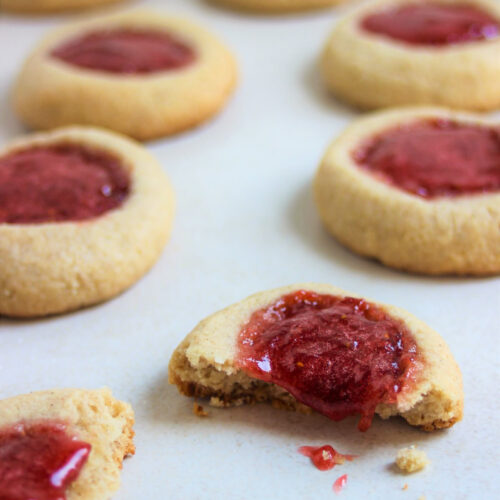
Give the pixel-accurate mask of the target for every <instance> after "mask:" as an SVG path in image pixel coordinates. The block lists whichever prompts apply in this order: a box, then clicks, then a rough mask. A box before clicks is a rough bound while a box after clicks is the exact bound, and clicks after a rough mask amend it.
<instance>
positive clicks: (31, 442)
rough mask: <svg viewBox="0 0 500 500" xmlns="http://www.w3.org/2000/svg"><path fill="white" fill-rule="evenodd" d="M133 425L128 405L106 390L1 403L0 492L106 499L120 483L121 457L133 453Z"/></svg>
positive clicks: (39, 395) (79, 499) (63, 392)
mask: <svg viewBox="0 0 500 500" xmlns="http://www.w3.org/2000/svg"><path fill="white" fill-rule="evenodd" d="M133 424H134V414H133V411H132V408H131V407H130V405H129V404H127V403H123V402H121V401H118V400H116V399H114V398H113V396H112V394H111V391H110V390H109V389H100V390H81V389H54V390H50V391H41V392H34V393H31V394H25V395H22V396H15V397H12V398H8V399H4V400H2V401H0V457H1V460H0V490H1V493H2V494H3V495H7V496H6V497H5V498H11V496H9V495H12V494H13V493H17V494H21V497H22V498H25V497H26V498H28V496H26V495H28V494H30V495H31V496H29V498H39V497H40V496H37V495H42V493H47V492H50V493H51V494H53V495H55V494H56V493H58V494H59V496H57V498H66V499H67V500H107V499H108V498H110V497H111V495H112V494H113V493H114V492H115V491H116V490H117V489H118V487H119V485H120V469H121V468H122V462H123V459H124V458H125V457H126V456H127V455H133V454H134V451H135V447H134V444H133V436H134V431H133V430H132V426H133ZM35 458H36V460H34V459H35ZM76 476H77V477H76ZM23 493H24V494H25V495H24V496H23V495H22V494H23ZM14 498H18V496H15V497H14ZM44 498H45V497H44ZM47 498H48V496H47ZM50 498H56V496H53V497H52V496H51V497H50Z"/></svg>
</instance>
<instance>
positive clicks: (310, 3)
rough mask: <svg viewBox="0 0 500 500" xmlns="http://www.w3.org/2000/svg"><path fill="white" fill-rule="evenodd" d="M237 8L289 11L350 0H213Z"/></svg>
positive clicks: (326, 5) (315, 7) (320, 6)
mask: <svg viewBox="0 0 500 500" xmlns="http://www.w3.org/2000/svg"><path fill="white" fill-rule="evenodd" d="M211 1H212V2H214V3H219V4H222V5H226V6H228V7H232V8H235V9H242V10H252V11H259V12H289V11H298V10H309V9H320V8H324V7H329V6H331V5H336V4H339V3H343V2H346V1H348V0H211Z"/></svg>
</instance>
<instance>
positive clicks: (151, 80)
mask: <svg viewBox="0 0 500 500" xmlns="http://www.w3.org/2000/svg"><path fill="white" fill-rule="evenodd" d="M236 76H237V75H236V63H235V60H234V58H233V56H232V55H231V53H230V52H229V51H228V50H227V49H226V48H225V47H224V45H222V43H221V42H219V41H218V40H217V39H216V38H215V37H214V36H213V35H211V34H210V33H208V32H206V31H205V30H204V29H202V28H201V27H199V26H197V25H195V24H192V23H191V22H188V21H185V20H181V19H175V18H171V17H168V16H164V15H162V14H159V13H155V12H149V11H133V12H127V13H125V14H118V15H110V16H105V17H100V18H94V19H92V20H85V21H80V22H77V23H74V24H71V25H68V26H65V27H63V28H60V29H57V30H55V31H54V32H52V33H51V34H49V35H48V36H47V37H46V38H45V39H44V40H42V42H41V43H40V44H39V45H38V47H37V48H36V49H35V51H34V52H33V53H32V54H31V56H30V57H29V58H28V60H27V61H26V63H25V64H24V67H23V69H22V70H21V73H20V75H19V77H18V79H17V82H16V84H15V87H14V93H13V98H14V107H15V109H16V111H17V113H18V115H19V117H20V118H21V119H22V120H23V121H24V122H25V123H26V124H27V125H29V126H30V127H32V128H35V129H48V128H53V127H59V126H64V125H73V124H81V125H96V126H101V127H106V128H109V129H111V130H115V131H117V132H121V133H123V134H126V135H129V136H131V137H134V138H136V139H140V140H147V139H153V138H156V137H161V136H165V135H169V134H173V133H176V132H180V131H182V130H184V129H188V128H190V127H194V126H196V125H198V124H200V123H201V122H204V121H205V120H207V119H208V118H210V117H212V116H213V115H215V114H216V113H217V112H218V111H219V110H220V109H221V108H222V107H223V105H224V104H225V102H226V101H227V99H228V97H229V95H230V94H231V93H232V91H233V89H234V86H235V83H236Z"/></svg>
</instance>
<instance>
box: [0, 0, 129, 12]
mask: <svg viewBox="0 0 500 500" xmlns="http://www.w3.org/2000/svg"><path fill="white" fill-rule="evenodd" d="M118 2H123V0H0V10H7V11H10V12H19V13H29V14H43V13H46V12H47V13H48V12H62V11H67V10H77V9H87V8H92V7H99V6H101V5H107V4H112V3H118Z"/></svg>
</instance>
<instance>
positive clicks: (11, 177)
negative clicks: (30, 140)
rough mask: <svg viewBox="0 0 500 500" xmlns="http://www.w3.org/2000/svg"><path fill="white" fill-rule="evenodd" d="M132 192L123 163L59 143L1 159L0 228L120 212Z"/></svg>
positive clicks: (101, 153) (85, 149) (75, 219)
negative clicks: (7, 224) (2, 225)
mask: <svg viewBox="0 0 500 500" xmlns="http://www.w3.org/2000/svg"><path fill="white" fill-rule="evenodd" d="M129 189H130V180H129V175H128V173H127V172H126V171H125V170H124V169H123V168H122V166H121V162H120V161H119V160H118V159H116V158H114V157H112V156H111V155H109V154H107V153H103V152H100V151H94V150H91V149H87V148H86V147H82V146H78V145H72V144H61V145H57V146H44V147H34V148H31V149H27V150H23V151H18V152H15V153H11V154H8V155H6V156H3V157H0V223H2V222H3V223H5V222H6V223H9V224H33V223H43V222H63V221H81V220H85V219H90V218H93V217H97V216H99V215H101V214H103V213H105V212H107V211H109V210H112V209H114V208H117V207H119V206H120V205H121V204H122V203H123V201H124V200H125V199H126V198H127V196H128V193H129Z"/></svg>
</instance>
